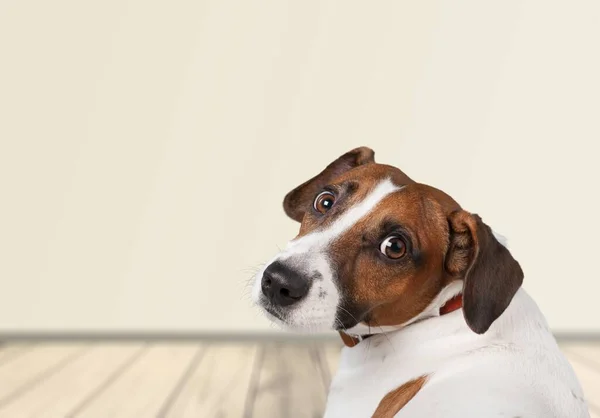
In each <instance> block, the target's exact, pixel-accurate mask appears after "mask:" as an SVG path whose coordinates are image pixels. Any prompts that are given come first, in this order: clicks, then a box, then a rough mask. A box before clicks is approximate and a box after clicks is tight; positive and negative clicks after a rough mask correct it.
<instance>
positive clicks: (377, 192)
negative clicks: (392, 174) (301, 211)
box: [252, 179, 401, 331]
mask: <svg viewBox="0 0 600 418" xmlns="http://www.w3.org/2000/svg"><path fill="white" fill-rule="evenodd" d="M400 189H401V187H399V186H396V185H395V184H394V183H392V181H391V180H389V179H385V180H382V181H381V182H379V183H378V184H377V185H376V186H375V187H374V188H373V190H372V191H371V192H370V193H368V194H367V196H366V197H365V198H364V199H363V200H362V201H360V202H359V203H357V204H355V205H354V206H353V207H351V208H348V209H347V211H346V212H345V213H344V214H343V215H342V216H340V217H339V218H338V219H336V220H335V222H333V224H331V225H330V226H329V227H328V228H326V229H322V230H317V231H314V232H312V233H310V234H307V235H305V236H303V237H300V238H298V239H295V240H292V241H290V242H289V243H288V246H287V248H286V249H285V250H284V251H282V252H281V253H280V254H278V255H277V256H276V257H275V258H274V259H273V260H271V262H270V263H268V264H267V265H266V266H265V268H266V267H267V266H268V265H269V264H271V263H272V262H273V261H275V260H286V263H291V264H292V265H294V267H295V268H297V269H299V270H301V271H303V272H305V273H306V274H308V275H315V276H318V277H320V279H317V280H315V281H314V283H313V285H312V287H311V289H310V291H309V293H308V295H307V296H306V298H305V299H304V300H302V301H301V302H300V303H298V304H297V306H296V305H293V307H292V308H291V309H290V310H289V312H288V315H287V317H286V321H285V323H283V322H282V321H279V320H275V321H274V322H275V323H277V324H279V325H283V326H285V327H287V328H292V329H295V330H305V331H327V330H331V329H334V328H335V325H336V321H337V319H336V312H337V307H338V304H339V303H340V294H339V291H338V289H337V287H336V285H335V279H336V278H335V272H334V271H333V270H332V268H331V266H330V262H329V260H328V256H327V249H328V247H329V245H330V244H331V243H332V242H334V241H335V240H336V239H338V238H339V237H340V236H341V235H342V234H343V233H344V232H346V231H347V230H348V229H350V228H352V226H354V225H355V224H356V223H357V222H358V221H360V220H361V219H362V218H363V217H364V216H366V215H367V214H369V213H370V212H371V211H372V210H373V209H374V208H375V207H376V206H377V204H379V202H381V201H382V200H383V198H385V197H386V196H387V195H389V194H390V193H393V192H395V191H398V190H400ZM263 273H264V269H262V270H261V271H259V272H258V274H257V275H256V277H255V282H254V286H253V289H252V296H253V299H254V301H255V303H257V304H259V305H266V304H267V303H268V302H267V301H266V300H265V298H264V297H263V296H262V292H261V280H262V276H263ZM323 292H324V293H325V294H326V296H325V297H324V298H322V297H319V294H323ZM271 319H273V318H271Z"/></svg>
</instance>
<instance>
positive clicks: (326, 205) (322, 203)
mask: <svg viewBox="0 0 600 418" xmlns="http://www.w3.org/2000/svg"><path fill="white" fill-rule="evenodd" d="M334 203H335V196H334V195H333V193H331V192H321V193H319V195H318V196H317V197H316V198H315V202H314V204H313V207H314V208H315V210H316V211H317V212H319V213H325V212H327V211H328V210H329V209H331V207H332V206H333V204H334Z"/></svg>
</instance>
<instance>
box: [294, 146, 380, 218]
mask: <svg viewBox="0 0 600 418" xmlns="http://www.w3.org/2000/svg"><path fill="white" fill-rule="evenodd" d="M373 162H375V152H374V151H373V150H372V149H371V148H367V147H360V148H355V149H353V150H352V151H349V152H347V153H345V154H344V155H342V156H341V157H340V158H338V159H337V160H335V161H334V162H332V163H331V164H329V165H328V166H327V167H326V168H325V170H323V171H321V173H319V174H317V175H316V176H315V177H313V178H312V179H310V180H308V181H307V182H304V183H302V184H301V185H300V186H298V187H296V188H295V189H294V190H292V191H291V192H289V193H288V194H287V195H286V196H285V198H284V199H283V209H284V210H285V213H286V214H287V216H289V217H290V218H292V219H293V220H295V221H298V222H302V218H303V217H304V213H305V212H306V210H307V209H308V208H310V205H311V204H312V201H313V199H314V198H315V196H316V194H317V193H318V192H319V191H320V190H321V189H322V188H323V187H324V186H326V185H327V184H328V183H329V182H331V181H332V180H333V179H334V178H336V177H337V176H339V175H341V174H343V173H345V172H346V171H348V170H351V169H353V168H354V167H358V166H359V165H363V164H369V163H373Z"/></svg>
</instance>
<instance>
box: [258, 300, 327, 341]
mask: <svg viewBox="0 0 600 418" xmlns="http://www.w3.org/2000/svg"><path fill="white" fill-rule="evenodd" d="M258 305H259V306H260V308H261V310H262V311H263V313H264V314H265V316H266V317H267V318H268V319H269V320H270V321H271V322H272V323H273V324H275V325H277V326H278V327H279V328H281V329H283V330H286V331H292V332H299V333H308V334H313V333H320V332H327V331H333V330H334V327H333V322H335V321H334V320H333V319H329V318H327V317H326V316H324V315H311V314H310V313H303V312H302V310H301V309H292V310H290V311H287V310H286V311H283V310H281V309H277V308H275V307H273V306H270V305H269V304H268V303H265V302H260V303H259V304H258Z"/></svg>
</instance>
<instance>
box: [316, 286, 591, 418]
mask: <svg viewBox="0 0 600 418" xmlns="http://www.w3.org/2000/svg"><path fill="white" fill-rule="evenodd" d="M454 290H455V289H449V290H448V291H447V293H446V296H444V298H446V297H450V296H449V295H451V293H453V291H454ZM444 298H440V300H439V301H438V302H436V303H433V304H432V306H431V307H432V309H433V308H434V307H435V306H438V307H439V304H440V303H443V300H444ZM434 305H435V306H434ZM424 375H427V376H429V377H428V379H427V382H426V383H425V385H424V386H423V388H422V389H421V390H420V391H419V392H418V393H417V395H416V396H415V397H414V398H413V399H412V400H411V401H410V402H409V403H408V404H407V405H406V406H405V407H404V408H403V409H401V410H400V412H399V413H398V414H396V417H397V418H413V417H427V418H489V417H506V418H514V417H527V418H589V413H588V408H587V405H586V403H585V401H584V400H583V393H582V390H581V387H580V386H579V383H578V381H577V379H576V377H575V374H574V373H573V370H572V369H571V366H570V365H569V363H568V362H567V360H566V359H565V358H564V357H563V355H562V354H561V352H560V350H559V348H558V346H557V344H556V342H555V340H554V338H553V336H552V334H551V332H550V330H549V329H548V326H547V324H546V321H545V319H544V317H543V316H542V314H541V312H540V311H539V309H538V308H537V306H536V304H535V302H534V301H533V300H532V299H531V298H530V297H529V296H528V295H527V294H526V292H525V291H524V290H523V289H521V290H519V291H518V292H517V294H516V296H515V297H514V299H513V301H512V303H511V305H510V306H509V308H508V309H507V310H506V311H505V313H504V314H503V315H502V316H501V317H500V318H499V319H498V320H496V322H494V324H492V326H491V328H490V329H489V331H488V332H486V333H485V334H484V335H477V334H475V333H474V332H473V331H471V329H469V328H468V326H467V324H466V323H465V320H464V318H463V314H462V312H461V311H460V310H458V311H455V312H452V313H449V314H447V315H443V316H433V317H430V318H428V319H423V320H421V321H419V322H415V323H413V324H411V325H409V326H406V327H405V328H402V329H399V330H396V331H392V332H388V333H386V335H374V336H372V337H370V338H369V339H366V340H364V341H362V342H361V343H359V344H358V345H357V346H355V347H352V348H348V347H345V348H344V349H343V350H342V356H341V359H340V364H339V369H338V372H337V375H336V376H335V378H334V379H333V381H332V384H331V388H330V393H329V398H328V401H327V409H326V413H325V417H326V418H342V417H343V418H362V417H370V416H372V414H373V412H374V411H375V409H376V408H377V406H378V405H379V403H380V402H381V400H382V399H383V397H384V396H385V395H386V394H387V393H389V392H390V391H392V390H394V389H396V388H398V387H399V386H401V385H402V384H404V383H406V382H409V381H411V380H413V379H416V378H419V377H421V376H424Z"/></svg>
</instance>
